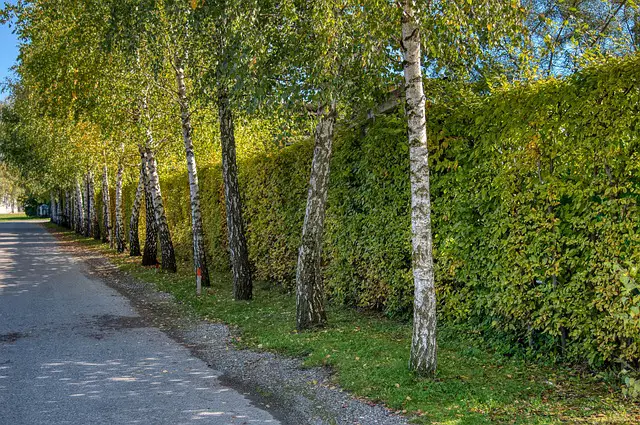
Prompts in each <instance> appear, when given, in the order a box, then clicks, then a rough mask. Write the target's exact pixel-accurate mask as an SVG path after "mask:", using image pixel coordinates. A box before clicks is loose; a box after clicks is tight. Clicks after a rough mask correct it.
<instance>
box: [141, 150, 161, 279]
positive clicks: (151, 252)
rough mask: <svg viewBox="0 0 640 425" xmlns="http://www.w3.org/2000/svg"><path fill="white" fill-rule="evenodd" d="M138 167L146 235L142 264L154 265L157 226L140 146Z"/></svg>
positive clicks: (156, 248) (144, 157)
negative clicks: (141, 179) (141, 183)
mask: <svg viewBox="0 0 640 425" xmlns="http://www.w3.org/2000/svg"><path fill="white" fill-rule="evenodd" d="M140 169H141V173H142V177H143V179H144V182H143V183H144V203H145V220H146V221H145V222H146V237H145V242H144V251H143V253H142V265H143V266H155V265H156V264H158V226H157V225H156V213H155V209H154V207H153V196H152V195H151V183H150V181H149V169H148V167H147V155H146V153H145V151H144V148H140Z"/></svg>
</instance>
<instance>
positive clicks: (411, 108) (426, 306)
mask: <svg viewBox="0 0 640 425" xmlns="http://www.w3.org/2000/svg"><path fill="white" fill-rule="evenodd" d="M414 2H415V0H404V2H403V6H404V8H403V14H402V46H401V47H402V54H403V58H404V80H405V93H406V115H407V123H408V128H409V131H408V135H409V157H410V164H411V233H412V248H413V255H412V258H413V281H414V285H415V288H414V306H413V337H412V343H411V358H410V361H409V363H410V364H409V366H410V368H411V369H412V370H413V371H415V372H416V373H417V374H419V375H433V374H434V373H435V371H436V363H437V358H436V351H437V346H436V294H435V283H434V275H433V252H432V236H431V199H430V192H429V149H428V147H427V127H426V113H425V95H424V91H423V87H422V68H421V63H420V61H421V52H420V31H419V27H418V24H417V22H416V17H415V14H414Z"/></svg>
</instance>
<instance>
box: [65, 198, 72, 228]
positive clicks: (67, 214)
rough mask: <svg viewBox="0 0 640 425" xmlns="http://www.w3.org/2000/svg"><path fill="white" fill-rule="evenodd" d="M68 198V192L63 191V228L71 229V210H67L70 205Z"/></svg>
mask: <svg viewBox="0 0 640 425" xmlns="http://www.w3.org/2000/svg"><path fill="white" fill-rule="evenodd" d="M70 202H71V201H70V196H69V191H68V190H65V191H64V226H65V227H67V228H70V227H71V210H70V209H69V205H70Z"/></svg>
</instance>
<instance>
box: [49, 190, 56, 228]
mask: <svg viewBox="0 0 640 425" xmlns="http://www.w3.org/2000/svg"><path fill="white" fill-rule="evenodd" d="M49 197H50V198H51V208H50V209H49V221H51V222H52V223H55V222H56V208H57V207H58V205H57V203H56V197H55V196H54V194H53V191H50V192H49Z"/></svg>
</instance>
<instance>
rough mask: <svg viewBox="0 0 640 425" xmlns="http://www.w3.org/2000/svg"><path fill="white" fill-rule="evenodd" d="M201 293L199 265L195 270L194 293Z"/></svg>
mask: <svg viewBox="0 0 640 425" xmlns="http://www.w3.org/2000/svg"><path fill="white" fill-rule="evenodd" d="M201 294H202V270H200V267H198V269H197V270H196V295H198V296H199V295H201Z"/></svg>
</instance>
